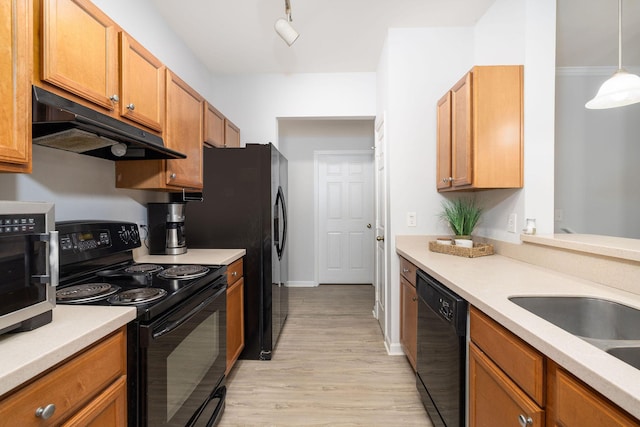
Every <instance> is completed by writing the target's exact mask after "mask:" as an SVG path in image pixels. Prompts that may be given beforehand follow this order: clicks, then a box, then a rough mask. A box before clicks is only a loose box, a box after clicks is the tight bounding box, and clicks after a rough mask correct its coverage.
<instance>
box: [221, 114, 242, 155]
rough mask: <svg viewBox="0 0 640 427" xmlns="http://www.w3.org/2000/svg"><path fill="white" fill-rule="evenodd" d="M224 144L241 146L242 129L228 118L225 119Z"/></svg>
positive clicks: (228, 146)
mask: <svg viewBox="0 0 640 427" xmlns="http://www.w3.org/2000/svg"><path fill="white" fill-rule="evenodd" d="M224 146H225V147H227V148H230V147H236V148H237V147H240V129H239V128H238V127H237V126H236V125H234V124H233V123H231V122H230V121H229V120H227V119H224Z"/></svg>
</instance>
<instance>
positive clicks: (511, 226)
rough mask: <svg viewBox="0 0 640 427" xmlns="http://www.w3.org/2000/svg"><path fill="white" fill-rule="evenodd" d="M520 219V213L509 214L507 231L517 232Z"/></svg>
mask: <svg viewBox="0 0 640 427" xmlns="http://www.w3.org/2000/svg"><path fill="white" fill-rule="evenodd" d="M517 220H518V215H517V214H515V213H512V214H509V222H508V223H507V231H508V232H509V233H515V232H516V224H517V222H518V221H517Z"/></svg>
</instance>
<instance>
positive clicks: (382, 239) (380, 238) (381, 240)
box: [376, 236, 384, 242]
mask: <svg viewBox="0 0 640 427" xmlns="http://www.w3.org/2000/svg"><path fill="white" fill-rule="evenodd" d="M376 240H377V241H378V242H384V236H378V237H376Z"/></svg>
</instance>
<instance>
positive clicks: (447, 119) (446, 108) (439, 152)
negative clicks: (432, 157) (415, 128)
mask: <svg viewBox="0 0 640 427" xmlns="http://www.w3.org/2000/svg"><path fill="white" fill-rule="evenodd" d="M437 114H438V117H437V126H438V130H437V132H438V145H437V146H436V158H437V159H438V161H437V170H436V184H437V187H438V190H440V189H443V188H450V187H451V179H449V178H450V177H451V91H448V92H447V93H446V94H445V95H444V96H443V97H442V98H440V100H439V101H438V112H437Z"/></svg>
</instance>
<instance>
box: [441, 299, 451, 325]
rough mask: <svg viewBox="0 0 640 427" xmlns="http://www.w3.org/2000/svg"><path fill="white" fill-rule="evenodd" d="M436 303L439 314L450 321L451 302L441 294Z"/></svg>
mask: <svg viewBox="0 0 640 427" xmlns="http://www.w3.org/2000/svg"><path fill="white" fill-rule="evenodd" d="M438 305H439V308H438V311H439V312H440V314H442V315H443V316H444V317H445V319H447V320H448V321H451V319H453V314H454V312H453V307H452V302H451V301H450V300H448V299H447V298H444V297H442V296H441V297H440V298H438Z"/></svg>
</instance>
